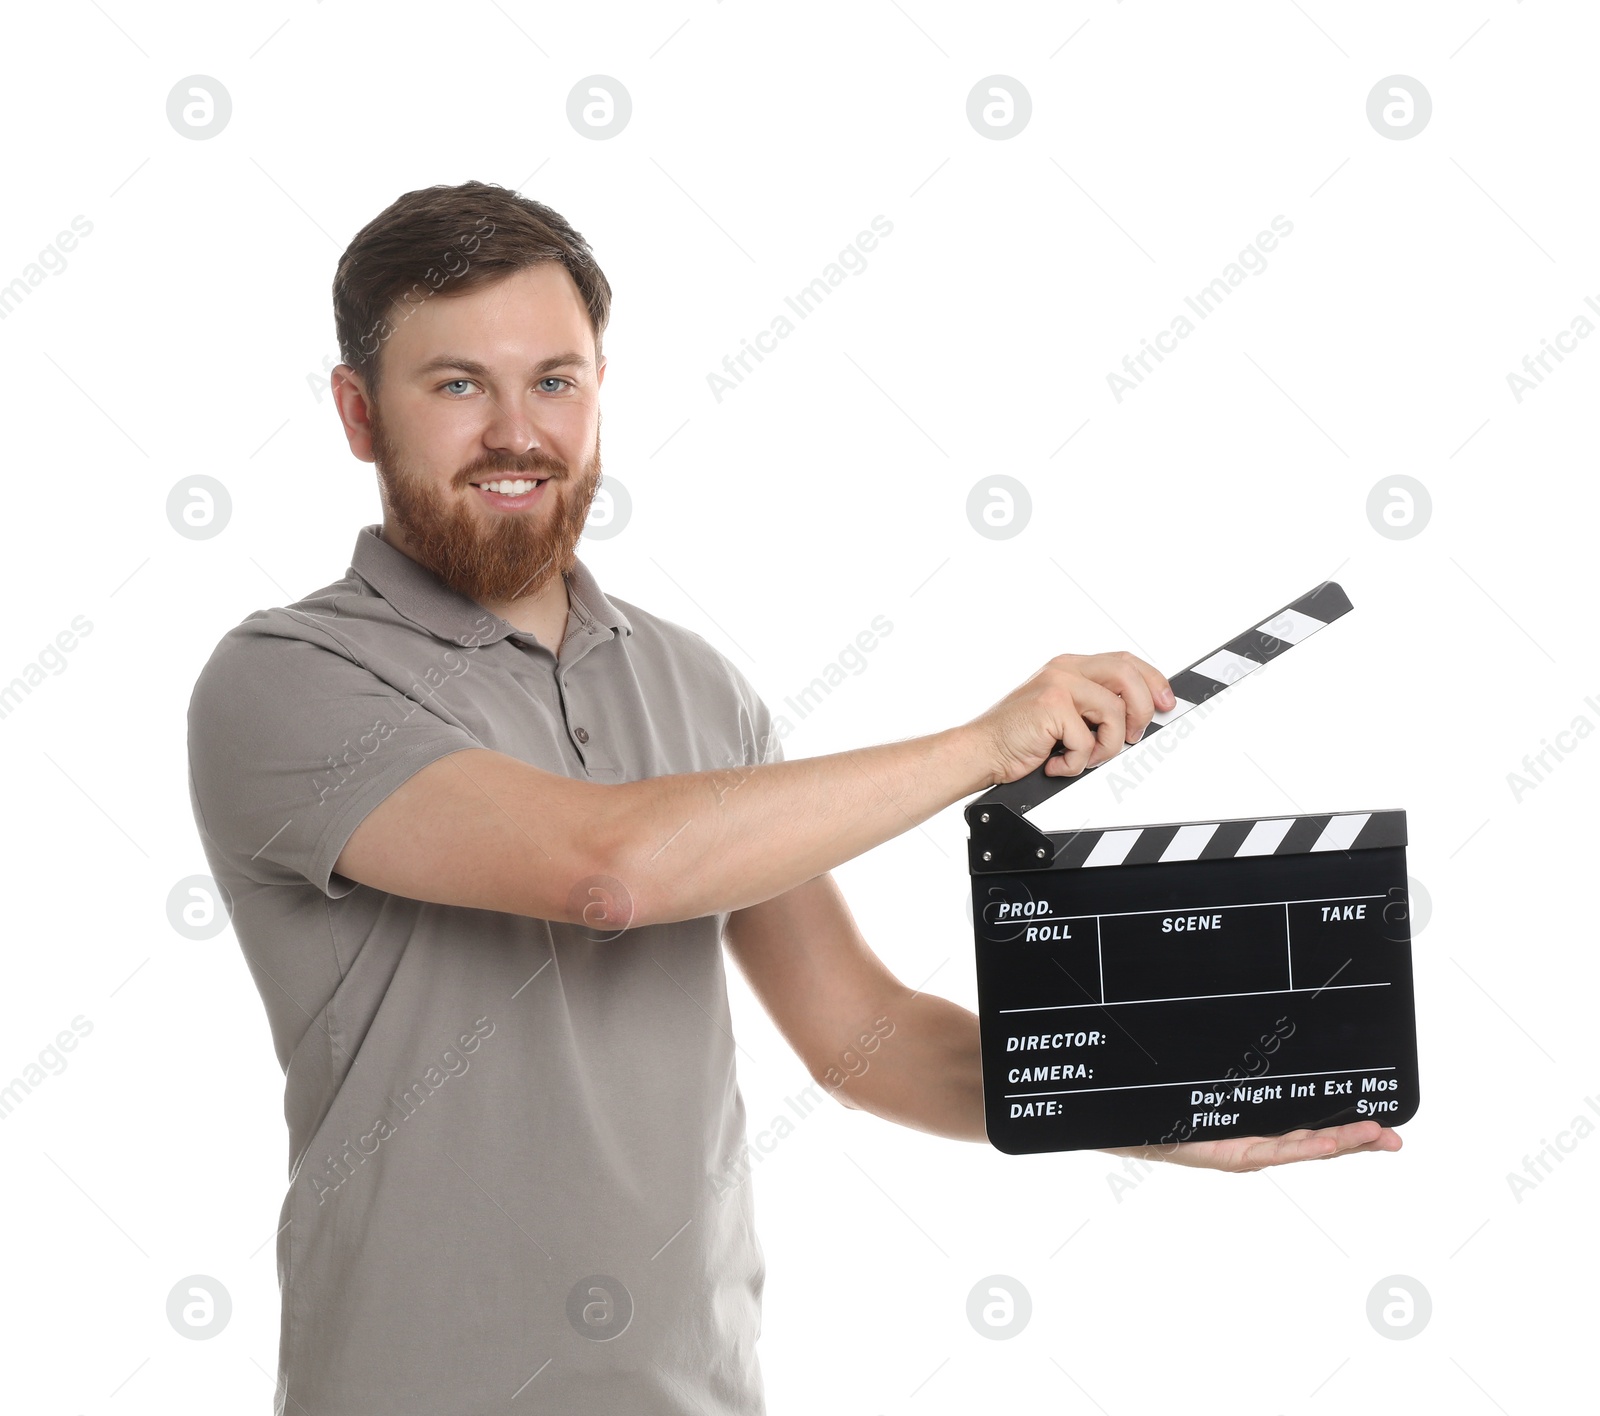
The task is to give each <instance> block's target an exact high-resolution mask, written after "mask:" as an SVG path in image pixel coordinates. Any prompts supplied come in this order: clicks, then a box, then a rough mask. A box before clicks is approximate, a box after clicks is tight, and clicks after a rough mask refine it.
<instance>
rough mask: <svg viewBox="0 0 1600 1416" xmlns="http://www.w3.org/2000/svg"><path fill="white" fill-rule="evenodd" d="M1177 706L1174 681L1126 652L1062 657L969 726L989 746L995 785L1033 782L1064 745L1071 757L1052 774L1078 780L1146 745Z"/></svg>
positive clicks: (1053, 765) (1057, 761)
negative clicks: (1150, 731) (1160, 719)
mask: <svg viewBox="0 0 1600 1416" xmlns="http://www.w3.org/2000/svg"><path fill="white" fill-rule="evenodd" d="M1176 703H1177V698H1176V697H1175V696H1174V694H1173V692H1172V685H1171V684H1170V683H1168V682H1167V679H1166V675H1164V674H1163V673H1162V672H1161V671H1160V670H1159V669H1157V668H1155V667H1153V666H1152V665H1150V664H1147V663H1145V661H1144V660H1143V659H1141V658H1139V657H1138V656H1137V655H1135V654H1130V653H1128V652H1127V651H1126V650H1122V651H1120V652H1117V653H1111V654H1057V655H1056V657H1055V658H1053V659H1052V660H1050V662H1049V663H1048V664H1046V665H1045V666H1044V667H1043V668H1042V669H1040V670H1039V672H1038V673H1036V674H1035V675H1034V676H1033V677H1032V678H1030V679H1029V680H1028V681H1027V682H1026V683H1025V684H1023V685H1022V686H1021V687H1020V688H1018V689H1015V690H1014V691H1013V692H1011V693H1010V694H1008V695H1007V696H1006V697H1005V698H1002V699H1001V700H1000V701H999V702H998V703H996V704H995V705H994V706H993V707H992V708H990V709H988V710H987V711H986V712H984V713H981V714H979V716H978V717H976V718H974V719H973V720H972V721H971V722H970V723H968V724H967V727H968V728H969V729H972V730H975V731H976V732H978V733H979V734H980V735H981V736H982V737H983V739H984V740H985V741H986V742H987V743H988V745H989V748H990V760H991V761H992V763H993V764H994V774H995V775H994V779H993V782H991V785H994V784H997V783H1000V782H1014V781H1016V780H1017V779H1018V778H1019V777H1024V776H1026V775H1027V774H1028V773H1029V772H1031V771H1033V769H1034V768H1035V767H1037V766H1038V765H1039V764H1040V763H1041V762H1045V761H1046V759H1049V758H1050V753H1051V751H1052V750H1053V749H1054V747H1055V745H1056V743H1058V742H1060V743H1062V744H1064V745H1065V747H1066V751H1065V752H1064V753H1063V754H1061V755H1060V756H1058V757H1056V758H1054V759H1050V760H1049V762H1048V764H1047V765H1046V767H1045V769H1044V770H1045V775H1046V776H1049V777H1076V776H1077V775H1078V774H1079V773H1080V772H1082V771H1083V770H1084V769H1085V768H1086V767H1098V766H1099V765H1100V764H1101V763H1102V762H1105V761H1107V760H1108V759H1110V758H1112V757H1115V756H1116V755H1117V754H1118V753H1119V752H1121V751H1122V749H1123V747H1124V746H1126V745H1129V744H1132V743H1136V742H1138V741H1139V738H1140V736H1141V735H1142V734H1143V732H1144V730H1145V728H1146V727H1148V726H1149V723H1150V719H1151V718H1152V717H1153V716H1154V715H1155V713H1156V712H1157V710H1164V709H1168V708H1171V707H1173V706H1174V705H1175V704H1176ZM1090 724H1093V725H1094V726H1093V728H1092V729H1091V727H1090V726H1089V725H1090Z"/></svg>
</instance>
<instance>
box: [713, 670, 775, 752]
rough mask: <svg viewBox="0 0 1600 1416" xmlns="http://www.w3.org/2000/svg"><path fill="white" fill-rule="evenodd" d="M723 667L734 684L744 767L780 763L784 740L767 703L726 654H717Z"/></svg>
mask: <svg viewBox="0 0 1600 1416" xmlns="http://www.w3.org/2000/svg"><path fill="white" fill-rule="evenodd" d="M718 657H719V658H720V659H721V660H722V665H723V668H724V669H725V670H726V671H727V674H728V677H729V678H730V679H731V680H732V681H733V686H734V690H735V692H736V693H737V695H738V700H739V708H738V712H739V738H740V741H741V743H742V744H743V747H744V761H743V765H744V766H746V767H759V766H761V765H762V764H763V763H766V762H782V761H783V760H784V756H783V739H782V734H781V732H780V727H781V724H780V723H779V721H778V720H777V719H775V718H774V717H773V714H772V710H771V709H770V708H768V707H767V704H766V700H765V699H763V698H762V697H761V695H760V694H759V693H757V692H756V691H755V689H754V687H752V685H751V683H750V680H749V679H747V678H746V677H745V676H744V675H743V674H742V673H741V672H740V671H739V669H738V667H737V666H736V665H735V664H734V663H733V661H732V660H731V659H729V658H728V657H727V655H725V654H722V653H720V651H719V652H718Z"/></svg>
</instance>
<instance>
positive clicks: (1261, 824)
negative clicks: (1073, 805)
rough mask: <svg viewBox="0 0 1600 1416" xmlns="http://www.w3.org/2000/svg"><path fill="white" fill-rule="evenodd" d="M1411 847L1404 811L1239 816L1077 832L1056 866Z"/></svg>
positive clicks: (1062, 849)
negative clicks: (1218, 819)
mask: <svg viewBox="0 0 1600 1416" xmlns="http://www.w3.org/2000/svg"><path fill="white" fill-rule="evenodd" d="M1405 844H1406V814H1405V812H1404V811H1400V810H1391V811H1344V812H1333V813H1330V814H1327V815H1310V816H1268V817H1235V818H1232V819H1229V820H1224V821H1183V822H1174V823H1170V824H1167V825H1162V826H1130V827H1125V828H1108V829H1104V830H1099V829H1095V828H1092V827H1086V828H1084V829H1083V830H1080V831H1075V832H1072V833H1071V834H1070V835H1069V836H1068V837H1067V839H1066V841H1065V842H1064V844H1062V845H1061V847H1060V849H1059V850H1058V851H1057V852H1056V855H1055V859H1054V861H1053V862H1052V864H1053V866H1054V868H1055V869H1057V870H1073V869H1089V868H1093V867H1096V866H1112V865H1159V864H1164V863H1166V862H1170V861H1182V860H1234V859H1237V858H1239V857H1241V856H1270V855H1278V856H1285V855H1302V854H1309V853H1311V852H1314V851H1352V850H1355V851H1360V850H1368V849H1371V848H1373V847H1376V846H1403V845H1405Z"/></svg>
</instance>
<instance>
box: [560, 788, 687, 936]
mask: <svg viewBox="0 0 1600 1416" xmlns="http://www.w3.org/2000/svg"><path fill="white" fill-rule="evenodd" d="M607 790H608V791H609V790H610V789H609V788H608V789H607ZM574 869H575V872H576V880H575V882H574V884H573V886H572V889H571V891H570V892H569V894H568V897H567V920H568V922H569V923H572V924H580V925H583V926H584V927H585V928H587V929H590V930H592V931H595V932H597V933H601V934H605V935H607V936H611V937H614V936H616V935H620V934H621V933H622V932H623V931H624V930H628V929H641V928H643V927H644V926H645V925H648V924H664V923H667V922H668V921H670V920H675V919H681V918H683V917H684V916H682V915H681V914H677V913H674V906H675V905H676V903H677V902H676V899H675V898H674V896H673V895H672V893H671V890H670V885H671V883H672V882H671V879H670V876H669V875H668V873H667V872H663V871H661V870H660V869H659V868H658V867H657V865H656V863H655V862H654V861H652V860H650V859H648V857H645V853H644V852H643V851H642V850H641V849H640V848H639V845H638V843H637V842H636V841H635V840H634V839H633V838H632V836H631V835H630V834H629V833H628V831H627V830H626V823H625V821H623V820H622V819H621V818H620V815H619V816H617V817H614V818H613V819H611V820H608V821H606V822H604V823H603V824H602V825H601V826H600V828H599V829H597V830H596V832H595V835H594V839H592V840H591V841H590V843H589V844H588V846H587V848H586V849H584V850H583V851H582V852H580V854H579V858H578V860H577V861H576V862H575V864H574Z"/></svg>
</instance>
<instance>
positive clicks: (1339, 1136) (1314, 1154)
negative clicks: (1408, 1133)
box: [1241, 1121, 1400, 1170]
mask: <svg viewBox="0 0 1600 1416" xmlns="http://www.w3.org/2000/svg"><path fill="white" fill-rule="evenodd" d="M1399 1149H1400V1137H1399V1135H1398V1134H1397V1133H1396V1132H1394V1131H1392V1130H1390V1129H1389V1128H1387V1127H1385V1126H1380V1125H1379V1124H1378V1123H1377V1122H1376V1121H1350V1122H1347V1123H1346V1124H1345V1125H1342V1126H1326V1127H1323V1128H1322V1129H1320V1130H1315V1131H1312V1130H1299V1131H1289V1132H1287V1133H1286V1134H1284V1135H1282V1136H1267V1137H1260V1138H1253V1139H1251V1140H1249V1141H1246V1142H1244V1152H1243V1155H1242V1157H1241V1159H1242V1160H1243V1161H1244V1163H1245V1166H1246V1168H1248V1169H1252V1170H1259V1169H1262V1168H1264V1167H1266V1166H1269V1165H1292V1164H1294V1163H1295V1162H1297V1161H1302V1160H1332V1159H1333V1158H1334V1157H1335V1156H1340V1155H1352V1154H1354V1153H1355V1152H1357V1151H1363V1150H1399Z"/></svg>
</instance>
